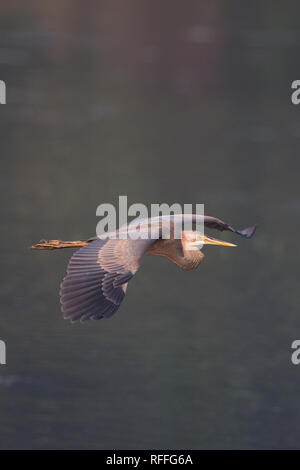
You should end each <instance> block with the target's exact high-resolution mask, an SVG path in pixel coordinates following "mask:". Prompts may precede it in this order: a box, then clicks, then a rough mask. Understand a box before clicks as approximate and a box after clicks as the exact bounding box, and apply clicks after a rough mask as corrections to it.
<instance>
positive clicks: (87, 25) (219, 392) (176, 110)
mask: <svg viewBox="0 0 300 470" xmlns="http://www.w3.org/2000/svg"><path fill="white" fill-rule="evenodd" d="M299 15H300V6H299V2H293V3H292V2H283V1H280V2H268V1H260V2H255V1H251V2H250V1H248V2H246V1H244V2H241V1H236V2H231V1H215V0H213V1H209V2H205V1H192V0H190V1H189V2H183V1H182V0H181V1H176V0H173V1H164V2H158V1H150V0H149V1H144V0H136V1H131V0H112V1H108V0H106V1H102V0H101V1H97V2H84V1H71V0H68V1H67V0H66V1H57V0H52V1H48V0H47V1H44V2H38V1H29V0H26V1H24V2H15V1H10V2H4V3H3V2H2V3H1V6H0V79H2V80H5V82H6V85H7V104H6V105H3V106H0V137H1V143H0V149H1V162H0V165H1V172H0V178H1V192H2V196H1V202H2V208H1V234H0V236H1V244H0V246H1V282H0V292H1V304H0V305H1V314H0V339H2V340H5V342H6V345H7V365H5V366H4V365H2V366H0V448H4V449H7V448H9V449H13V448H22V449H27V448H33V449H60V448H69V449H78V448H80V449H91V448H97V449H167V448H170V449H203V448H204V449H215V448H222V449H231V448H238V449H253V448H258V449H264V448H297V447H299V442H300V427H299V423H300V412H299V405H300V402H299V400H300V398H299V397H300V366H299V367H297V366H294V365H292V363H291V359H290V357H291V352H292V350H291V343H292V341H293V340H294V339H299V338H300V309H299V254H300V249H299V240H298V238H299V237H298V234H299V230H300V222H299V217H300V195H299V171H300V159H299V144H300V106H299V107H297V106H294V105H292V103H291V98H290V97H291V92H292V90H291V83H292V81H293V80H296V79H300V76H299V54H300V27H299ZM124 194H126V195H128V203H129V204H131V203H134V202H141V203H145V204H147V205H148V206H150V204H151V203H160V202H166V203H169V204H171V203H173V202H179V203H182V204H183V203H193V204H196V203H204V204H205V212H206V214H208V215H214V216H217V217H220V218H222V219H223V220H225V221H226V222H228V223H230V224H232V225H233V226H236V227H237V228H242V227H244V226H247V225H250V224H253V223H258V224H259V229H258V231H257V234H256V236H255V237H254V238H253V239H252V240H251V241H247V240H243V239H238V240H237V239H236V238H235V237H233V236H230V234H225V235H224V236H223V239H227V240H231V241H236V242H237V243H238V245H239V246H238V248H237V249H234V250H231V249H225V248H223V249H222V248H221V247H219V248H218V247H207V248H206V249H205V250H204V252H205V254H206V259H205V261H204V263H203V265H201V267H200V268H199V270H196V271H194V272H193V271H192V272H184V271H181V270H180V269H179V268H178V267H176V266H175V265H173V264H171V263H169V262H168V261H167V260H165V259H160V258H156V257H153V258H150V257H149V258H147V259H145V261H144V263H143V267H142V269H141V270H140V271H139V273H138V274H137V275H136V276H135V278H134V280H133V281H132V282H131V283H130V285H129V288H128V291H127V297H126V299H125V301H124V302H123V304H122V306H121V308H120V310H119V311H118V312H117V314H116V315H115V316H114V317H113V318H111V319H110V320H102V321H99V322H91V323H87V324H84V325H81V324H75V325H71V324H70V323H68V322H65V321H63V319H62V315H61V313H60V306H59V297H58V290H59V285H60V282H61V280H62V278H63V276H64V274H65V270H66V265H67V262H68V259H69V257H70V255H71V254H72V251H71V250H66V251H58V252H49V253H48V252H31V251H30V250H29V248H28V247H29V246H30V245H31V244H32V243H35V242H37V241H38V240H40V239H41V238H48V239H51V238H61V239H66V240H72V239H84V238H87V237H90V236H93V235H94V234H95V228H96V224H97V222H98V220H99V219H98V218H97V217H96V207H97V206H98V205H99V204H101V203H103V202H110V203H113V204H117V202H118V196H119V195H124ZM215 235H217V234H215Z"/></svg>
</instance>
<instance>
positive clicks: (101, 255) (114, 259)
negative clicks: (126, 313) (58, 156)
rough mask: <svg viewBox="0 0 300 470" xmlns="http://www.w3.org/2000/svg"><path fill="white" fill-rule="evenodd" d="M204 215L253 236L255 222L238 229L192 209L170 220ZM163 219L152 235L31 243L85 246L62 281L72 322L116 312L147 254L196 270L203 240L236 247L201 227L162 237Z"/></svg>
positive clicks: (213, 225) (212, 224)
mask: <svg viewBox="0 0 300 470" xmlns="http://www.w3.org/2000/svg"><path fill="white" fill-rule="evenodd" d="M201 217H202V223H203V225H204V227H205V228H209V229H217V230H220V231H223V230H228V231H230V232H234V233H236V234H238V235H240V236H242V237H245V238H251V237H252V235H253V234H254V232H255V229H256V226H255V225H254V226H251V227H248V228H246V229H244V230H235V229H234V228H232V227H231V226H230V225H228V224H226V223H225V222H222V220H220V219H217V218H215V217H209V216H199V215H193V214H190V215H187V214H182V215H179V216H178V215H176V216H168V222H169V223H170V226H171V227H173V228H174V226H175V225H176V224H178V223H180V224H182V223H185V221H186V220H188V221H190V222H192V223H196V222H197V221H198V220H199V218H201ZM144 220H145V219H144ZM164 220H165V217H164V216H161V217H157V218H155V223H156V225H157V232H156V233H155V236H153V232H152V231H151V237H152V238H149V237H148V238H147V239H142V238H138V239H132V238H128V237H127V238H120V233H122V232H124V227H122V228H120V229H119V230H117V231H116V232H112V233H113V234H114V237H113V238H112V237H111V235H112V233H110V234H106V235H105V236H104V237H101V238H98V237H94V238H90V239H88V240H86V241H62V240H50V241H46V240H41V241H40V242H39V243H37V244H36V245H34V246H32V248H33V249H39V250H45V249H48V250H53V249H57V248H79V247H80V249H79V250H78V251H77V252H76V253H75V254H74V255H73V256H72V257H71V259H70V262H69V264H68V267H67V274H66V276H65V278H64V280H63V281H62V283H61V286H60V303H61V308H62V312H63V314H64V318H65V319H69V320H71V321H72V322H76V321H78V320H80V321H81V322H85V321H87V320H99V319H100V318H104V317H105V318H108V317H111V316H112V315H113V314H114V313H115V312H116V310H118V308H119V307H120V304H121V302H122V300H123V299H124V297H125V293H126V289H127V284H128V281H129V280H130V279H131V278H132V277H133V276H134V274H135V273H136V272H137V271H138V269H139V267H140V265H141V261H142V258H143V256H144V255H157V256H163V257H165V258H168V259H169V260H170V261H172V262H173V263H175V264H177V265H178V266H180V267H181V268H182V269H185V270H191V269H196V268H197V267H198V266H199V264H200V263H201V261H202V260H203V258H204V254H203V253H202V252H201V248H202V246H203V245H220V246H236V245H234V244H232V243H229V242H225V241H221V240H217V239H215V238H211V237H208V236H206V235H204V234H203V233H200V232H199V231H196V230H182V232H181V238H177V237H174V231H173V232H172V231H170V233H171V237H170V238H169V239H165V238H163V237H162V227H163V224H164ZM153 221H154V219H153V218H152V219H151V218H150V219H146V227H147V231H148V233H149V227H150V224H152V223H153ZM178 221H180V222H178ZM127 227H128V226H126V227H125V229H127ZM181 227H182V225H181ZM172 233H173V236H172ZM118 235H119V236H118Z"/></svg>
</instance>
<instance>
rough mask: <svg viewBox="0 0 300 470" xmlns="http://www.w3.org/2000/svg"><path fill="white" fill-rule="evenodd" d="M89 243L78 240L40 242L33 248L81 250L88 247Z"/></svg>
mask: <svg viewBox="0 0 300 470" xmlns="http://www.w3.org/2000/svg"><path fill="white" fill-rule="evenodd" d="M87 244H88V242H85V241H82V240H78V241H74V242H70V241H63V240H40V241H39V242H38V243H37V244H36V245H33V246H32V247H31V248H32V249H33V250H56V249H58V248H79V247H81V246H85V245H87Z"/></svg>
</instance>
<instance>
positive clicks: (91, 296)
mask: <svg viewBox="0 0 300 470" xmlns="http://www.w3.org/2000/svg"><path fill="white" fill-rule="evenodd" d="M154 241H155V240H142V239H139V240H132V239H129V238H128V239H124V240H120V239H109V238H106V239H95V240H94V241H91V242H90V243H89V244H88V245H86V246H84V247H83V248H80V249H79V250H78V251H77V252H76V253H75V254H74V255H73V256H72V258H71V260H70V262H69V264H68V268H67V275H66V277H65V278H64V280H63V282H62V283H61V288H60V302H61V307H62V311H63V313H64V318H65V319H70V320H71V321H72V322H75V321H78V320H80V321H81V322H85V321H87V320H99V319H100V318H103V317H110V316H111V315H113V314H114V313H115V312H116V310H118V308H119V306H120V304H121V302H122V300H123V299H124V297H125V293H126V288H127V284H128V281H129V280H130V279H131V278H132V277H133V275H134V274H135V273H136V271H137V270H138V268H139V266H140V262H141V258H142V257H143V255H144V253H145V251H146V250H147V248H148V246H149V244H151V243H153V242H154Z"/></svg>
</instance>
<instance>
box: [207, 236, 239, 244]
mask: <svg viewBox="0 0 300 470" xmlns="http://www.w3.org/2000/svg"><path fill="white" fill-rule="evenodd" d="M202 243H203V245H221V246H237V245H234V244H233V243H229V242H224V241H223V240H217V239H216V238H211V237H206V236H205V235H204V236H203V240H202Z"/></svg>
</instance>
